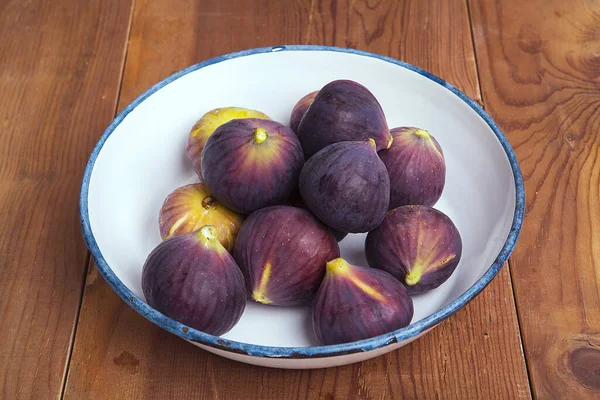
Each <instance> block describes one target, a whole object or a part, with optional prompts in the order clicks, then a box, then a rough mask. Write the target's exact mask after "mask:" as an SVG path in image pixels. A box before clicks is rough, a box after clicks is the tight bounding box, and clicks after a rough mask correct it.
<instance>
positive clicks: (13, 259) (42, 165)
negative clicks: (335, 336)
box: [0, 0, 131, 399]
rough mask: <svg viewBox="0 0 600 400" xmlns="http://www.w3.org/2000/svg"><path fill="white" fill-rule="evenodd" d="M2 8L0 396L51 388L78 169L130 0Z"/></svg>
mask: <svg viewBox="0 0 600 400" xmlns="http://www.w3.org/2000/svg"><path fill="white" fill-rule="evenodd" d="M0 9H1V11H0V37H1V38H2V39H1V40H0V93H1V94H2V95H1V96H0V132H1V133H0V215H2V224H0V327H1V328H0V331H1V332H2V334H0V398H2V399H15V398H36V399H45V398H56V397H58V396H60V394H61V390H62V386H63V379H64V375H65V373H66V365H67V361H68V357H69V353H70V349H71V343H72V339H73V337H72V336H73V328H74V323H75V320H76V317H77V312H78V309H79V305H80V299H81V293H82V290H83V283H84V279H85V275H84V273H85V270H86V268H85V267H86V262H87V249H86V248H85V245H84V243H83V240H82V236H81V229H80V227H79V216H78V212H77V206H78V198H79V187H80V182H81V176H82V172H83V168H84V167H85V163H86V161H87V158H88V156H89V154H90V152H91V149H92V146H93V145H94V142H95V140H96V138H97V137H98V136H99V135H100V133H101V132H102V130H103V128H104V127H105V126H106V124H107V123H108V122H109V121H110V119H111V117H112V115H113V114H114V110H115V104H116V101H117V94H118V90H119V82H120V76H121V72H122V67H123V63H124V46H125V43H126V36H127V30H128V24H129V19H130V18H129V16H130V12H131V2H129V1H120V0H113V1H106V0H101V1H96V0H94V1H85V2H82V1H79V0H60V1H29V2H22V1H9V2H2V5H1V6H0Z"/></svg>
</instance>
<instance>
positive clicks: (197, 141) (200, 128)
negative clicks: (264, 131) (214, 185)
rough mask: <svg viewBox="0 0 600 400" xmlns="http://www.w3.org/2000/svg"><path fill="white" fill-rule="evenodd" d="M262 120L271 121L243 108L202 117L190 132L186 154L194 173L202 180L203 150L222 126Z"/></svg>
mask: <svg viewBox="0 0 600 400" xmlns="http://www.w3.org/2000/svg"><path fill="white" fill-rule="evenodd" d="M240 118H261V119H271V118H269V116H268V115H266V114H263V113H261V112H260V111H256V110H251V109H248V108H243V107H223V108H215V109H214V110H210V111H209V112H207V113H206V114H204V115H203V116H202V118H200V119H199V120H198V121H197V122H196V123H195V124H194V126H193V127H192V129H191V130H190V134H189V136H188V142H187V145H186V148H185V152H186V154H187V156H188V158H189V160H190V161H191V162H192V166H193V167H194V171H196V173H197V174H198V176H199V177H200V179H201V180H202V162H201V160H202V157H201V155H202V150H203V149H204V145H205V144H206V141H207V140H208V138H209V136H210V135H212V134H213V132H214V131H215V130H216V129H217V128H218V127H219V126H221V125H223V124H224V123H226V122H229V121H231V120H233V119H240Z"/></svg>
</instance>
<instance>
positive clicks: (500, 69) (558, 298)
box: [470, 0, 600, 399]
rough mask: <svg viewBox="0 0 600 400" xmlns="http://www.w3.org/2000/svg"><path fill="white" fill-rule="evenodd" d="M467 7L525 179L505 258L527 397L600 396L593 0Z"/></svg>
mask: <svg viewBox="0 0 600 400" xmlns="http://www.w3.org/2000/svg"><path fill="white" fill-rule="evenodd" d="M470 6H471V15H472V20H473V26H474V34H475V42H476V48H477V54H478V62H479V70H480V73H481V81H482V88H483V97H484V101H485V104H486V106H487V108H488V110H489V111H490V112H491V114H492V116H493V117H494V118H495V119H496V120H497V121H498V123H499V125H500V127H501V128H502V129H504V130H505V132H506V133H507V135H508V137H509V140H510V142H511V144H512V145H513V146H514V148H515V151H516V153H517V157H518V159H519V162H520V163H521V168H522V170H523V174H524V177H525V180H526V191H527V214H526V218H525V225H524V228H523V231H522V234H521V237H520V239H519V242H518V245H517V248H516V250H515V252H514V254H513V257H512V259H511V266H512V273H513V277H514V281H513V282H514V286H515V292H516V299H517V306H518V310H519V317H520V321H521V327H522V330H523V336H524V339H525V340H524V344H525V352H526V356H527V359H528V365H529V370H530V375H531V378H532V383H533V388H534V395H536V396H537V397H538V398H541V399H550V398H551V399H583V398H587V399H591V398H600V225H599V221H600V185H599V183H600V182H599V177H600V158H599V155H600V136H599V135H598V132H599V131H600V102H599V100H600V97H599V93H600V2H598V1H584V0H580V1H569V2H563V1H559V0H553V1H546V0H543V1H542V0H537V1H528V2H523V1H517V0H495V1H477V0H472V1H470Z"/></svg>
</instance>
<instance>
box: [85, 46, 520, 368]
mask: <svg viewBox="0 0 600 400" xmlns="http://www.w3.org/2000/svg"><path fill="white" fill-rule="evenodd" d="M279 51H329V52H341V53H349V54H355V55H358V56H363V57H371V58H376V59H379V60H382V61H386V62H389V63H392V64H395V65H398V66H400V67H402V68H406V69H408V70H411V71H413V72H416V73H418V74H420V75H422V76H424V77H426V78H428V79H430V80H432V81H434V82H436V83H438V84H439V85H441V86H443V87H445V88H446V89H448V90H449V91H451V92H452V93H454V94H455V95H456V96H458V97H459V98H460V99H461V100H463V101H464V102H465V103H466V104H468V105H469V106H470V107H471V108H472V109H473V110H474V111H475V112H476V113H477V114H478V115H479V116H480V117H481V118H482V119H483V120H484V121H485V122H486V123H487V125H488V126H489V127H490V129H491V130H492V131H493V132H494V133H495V135H496V137H497V138H498V140H499V142H500V144H501V145H502V147H503V148H504V151H505V153H506V156H507V158H508V161H509V163H510V166H511V168H512V172H513V176H514V182H515V194H516V196H515V200H516V204H515V213H514V217H513V222H512V225H511V230H510V233H509V235H508V238H507V239H506V242H505V243H504V246H503V247H502V250H501V251H500V253H499V254H498V257H497V258H496V261H495V262H494V263H493V264H492V265H491V266H490V267H489V268H488V270H487V271H486V272H485V274H484V275H483V276H482V277H481V278H480V279H479V280H478V281H477V282H475V284H473V286H471V287H470V288H469V289H468V290H466V291H465V292H464V293H463V294H462V295H460V296H459V297H458V298H457V299H456V300H454V301H452V302H451V303H449V304H448V305H446V306H445V307H443V308H442V309H440V310H439V311H437V312H435V313H433V314H431V315H429V316H428V317H426V318H424V319H422V320H420V321H417V322H415V323H413V324H411V325H409V326H408V327H406V328H402V329H399V330H396V331H394V332H390V333H387V334H384V335H380V336H376V337H373V338H370V339H365V340H361V341H357V342H352V343H345V344H339V345H330V346H315V347H273V346H260V345H254V344H248V343H242V342H236V341H230V340H225V339H222V338H220V337H218V336H213V335H209V334H206V333H203V332H200V331H198V330H195V329H193V328H190V327H187V326H186V325H183V324H181V323H179V322H177V321H175V320H173V319H171V318H168V317H166V316H165V315H163V314H161V313H160V312H158V311H156V310H154V309H153V308H152V307H150V306H149V305H148V304H146V303H145V302H144V301H142V300H141V299H140V298H139V297H137V296H136V295H135V294H134V293H133V292H132V291H131V290H130V289H129V288H128V287H127V286H125V285H124V284H123V283H122V282H121V281H120V280H119V278H117V276H116V275H115V273H114V272H113V271H112V269H111V268H110V266H109V265H108V263H107V262H106V260H105V259H104V256H103V255H102V253H101V251H100V249H99V247H98V243H97V242H96V239H95V238H94V234H93V232H92V227H91V225H90V220H89V214H88V194H89V185H90V178H91V175H92V171H93V169H94V164H95V162H96V159H97V157H98V155H99V153H100V151H101V150H102V147H103V146H104V143H105V142H106V140H107V139H108V137H109V136H110V135H111V134H112V133H113V132H114V130H115V129H116V128H117V126H119V124H120V123H121V122H122V121H123V119H124V118H125V117H127V115H128V114H129V113H130V112H131V111H133V110H134V109H135V108H136V107H137V106H138V105H139V104H141V103H142V102H144V101H145V100H146V99H147V98H148V97H150V96H151V95H152V94H154V93H155V92H157V91H158V90H160V89H161V88H163V87H165V86H166V85H168V84H169V83H171V82H173V81H175V80H177V79H179V78H181V77H182V76H185V75H187V74H189V73H190V72H193V71H196V70H198V69H201V68H204V67H206V66H209V65H213V64H217V63H220V62H223V61H227V60H229V59H233V58H238V57H246V56H250V55H254V54H261V53H269V52H279ZM524 211H525V188H524V184H523V176H522V174H521V170H520V167H519V164H518V161H517V158H516V156H515V154H514V152H513V150H512V148H511V146H510V144H509V143H508V140H507V139H506V137H505V136H504V134H503V133H502V131H501V130H500V128H499V127H498V126H497V125H496V123H495V122H494V121H493V120H492V118H491V117H490V116H489V115H488V114H487V113H486V112H485V111H484V110H483V109H482V108H481V106H479V104H477V103H476V102H475V101H473V100H472V99H471V98H469V97H468V96H467V95H466V94H464V93H463V92H461V91H460V90H458V89H456V88H455V87H454V86H452V85H451V84H449V83H448V82H446V81H444V80H443V79H441V78H439V77H437V76H435V75H433V74H431V73H429V72H427V71H424V70H422V69H420V68H418V67H415V66H413V65H410V64H407V63H405V62H402V61H399V60H396V59H393V58H390V57H386V56H381V55H378V54H373V53H369V52H365V51H360V50H354V49H346V48H339V47H329V46H311V45H289V46H275V47H264V48H256V49H250V50H244V51H240V52H236V53H231V54H226V55H223V56H219V57H215V58H212V59H210V60H207V61H204V62H201V63H199V64H195V65H192V66H190V67H188V68H186V69H183V70H181V71H179V72H177V73H175V74H173V75H171V76H169V77H168V78H166V79H164V80H162V81H160V82H159V83H157V84H156V85H154V86H152V87H151V88H150V89H148V90H147V91H145V92H144V93H143V94H141V95H140V96H139V97H138V98H137V99H135V100H134V101H133V102H132V103H131V104H129V105H128V106H127V107H126V108H125V109H124V110H123V111H121V112H120V113H119V115H117V117H116V118H115V119H114V120H113V121H112V123H111V124H110V125H109V126H108V128H107V129H106V130H105V131H104V133H103V134H102V136H101V137H100V139H99V141H98V143H97V144H96V146H95V147H94V149H93V151H92V153H91V155H90V158H89V160H88V162H87V165H86V168H85V172H84V175H83V180H82V185H81V192H80V200H79V212H80V218H81V227H82V230H83V236H84V239H85V242H86V245H87V247H88V248H89V249H90V252H91V253H92V256H93V257H94V260H95V262H96V264H97V266H98V269H99V271H100V273H101V274H102V276H103V277H104V279H105V280H106V281H107V282H108V284H109V285H110V286H111V287H112V289H113V290H114V291H115V292H116V293H117V294H118V295H119V296H120V297H121V298H122V299H123V300H124V301H125V302H126V303H128V304H129V305H130V306H131V307H132V308H133V309H134V310H136V311H137V312H138V313H139V314H141V315H142V316H143V317H145V318H146V319H148V320H150V321H151V322H153V323H154V324H156V325H158V326H160V327H162V328H163V329H166V330H167V331H169V332H171V333H173V334H175V335H177V336H180V337H181V338H183V339H186V340H188V341H192V342H196V343H199V344H201V345H205V346H209V347H212V348H215V349H220V350H224V351H227V352H232V353H237V354H243V355H248V356H252V357H267V358H298V359H306V358H320V357H333V356H339V355H344V354H351V353H358V352H368V351H372V350H375V349H378V348H381V347H384V346H387V345H390V344H393V343H400V342H404V341H407V340H409V339H414V338H415V337H416V336H417V335H420V334H422V333H424V332H425V331H426V330H428V329H431V328H433V327H435V326H436V325H437V324H439V323H440V322H441V321H443V320H444V319H445V318H447V317H449V316H450V315H452V314H454V313H455V312H456V311H458V310H459V309H461V308H462V307H464V306H465V305H466V304H467V303H468V302H469V301H471V300H472V299H473V298H474V297H475V296H476V295H478V294H479V293H480V292H481V291H482V290H483V288H485V286H487V284H488V283H489V282H490V281H491V280H492V279H493V278H494V277H495V276H496V274H498V272H499V271H500V268H502V266H503V265H504V263H505V262H506V260H508V257H509V256H510V254H511V253H512V251H513V249H514V247H515V243H516V240H517V238H518V236H519V233H520V231H521V226H522V224H523V217H524Z"/></svg>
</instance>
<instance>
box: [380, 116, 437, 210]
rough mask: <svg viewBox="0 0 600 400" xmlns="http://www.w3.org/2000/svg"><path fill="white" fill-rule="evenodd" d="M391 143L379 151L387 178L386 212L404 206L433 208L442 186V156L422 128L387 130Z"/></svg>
mask: <svg viewBox="0 0 600 400" xmlns="http://www.w3.org/2000/svg"><path fill="white" fill-rule="evenodd" d="M391 133H392V137H393V138H394V141H393V143H392V146H391V147H390V148H389V149H387V150H382V151H380V152H379V157H380V158H381V160H382V161H383V163H384V164H385V166H386V168H387V170H388V174H389V176H390V210H391V209H394V208H396V207H400V206H404V205H425V206H433V205H434V204H435V203H437V201H438V200H439V199H440V197H441V196H442V191H443V190H444V185H445V183H446V162H445V160H444V153H443V151H442V148H441V147H440V145H439V143H438V142H437V140H435V138H434V137H433V136H432V135H431V134H429V132H428V131H426V130H424V129H419V128H415V127H400V128H395V129H392V130H391Z"/></svg>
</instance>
